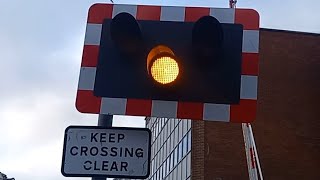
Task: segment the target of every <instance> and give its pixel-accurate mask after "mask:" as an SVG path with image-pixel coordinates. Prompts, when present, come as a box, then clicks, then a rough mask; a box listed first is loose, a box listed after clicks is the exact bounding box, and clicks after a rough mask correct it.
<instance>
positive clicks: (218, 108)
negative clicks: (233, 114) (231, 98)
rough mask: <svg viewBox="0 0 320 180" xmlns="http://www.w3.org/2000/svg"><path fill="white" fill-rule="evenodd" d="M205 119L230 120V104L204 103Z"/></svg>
mask: <svg viewBox="0 0 320 180" xmlns="http://www.w3.org/2000/svg"><path fill="white" fill-rule="evenodd" d="M203 120H207V121H222V122H229V121H230V105H228V104H210V103H204V110H203Z"/></svg>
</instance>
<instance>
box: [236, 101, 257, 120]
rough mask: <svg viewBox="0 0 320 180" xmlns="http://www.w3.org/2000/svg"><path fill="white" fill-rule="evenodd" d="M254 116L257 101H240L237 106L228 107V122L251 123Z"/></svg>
mask: <svg viewBox="0 0 320 180" xmlns="http://www.w3.org/2000/svg"><path fill="white" fill-rule="evenodd" d="M256 115H257V100H249V99H241V100H240V103H239V104H237V105H231V107H230V122H237V123H246V122H247V123H249V122H253V121H254V120H255V119H256Z"/></svg>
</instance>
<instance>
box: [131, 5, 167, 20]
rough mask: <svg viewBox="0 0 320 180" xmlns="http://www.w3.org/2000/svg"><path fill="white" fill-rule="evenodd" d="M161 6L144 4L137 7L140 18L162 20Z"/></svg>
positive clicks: (138, 17)
mask: <svg viewBox="0 0 320 180" xmlns="http://www.w3.org/2000/svg"><path fill="white" fill-rule="evenodd" d="M160 14H161V7H160V6H142V5H139V6H138V8H137V19H138V20H155V21H159V20H160Z"/></svg>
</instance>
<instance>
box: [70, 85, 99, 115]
mask: <svg viewBox="0 0 320 180" xmlns="http://www.w3.org/2000/svg"><path fill="white" fill-rule="evenodd" d="M100 106H101V97H96V96H94V95H93V91H88V90H78V92H77V99H76V108H77V110H78V111H79V112H82V113H94V114H99V113H100Z"/></svg>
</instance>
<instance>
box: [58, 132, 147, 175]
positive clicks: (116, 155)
mask: <svg viewBox="0 0 320 180" xmlns="http://www.w3.org/2000/svg"><path fill="white" fill-rule="evenodd" d="M150 140H151V131H150V130H149V129H147V128H124V127H112V128H107V127H99V126H98V127H97V126H69V127H68V128H67V129H66V131H65V137H64V147H63V158H62V168H61V172H62V174H63V175H64V176H66V177H95V178H100V177H101V178H106V177H109V178H139V179H144V178H147V177H148V176H149V172H150V166H149V162H150V147H151V145H150V143H151V141H150Z"/></svg>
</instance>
